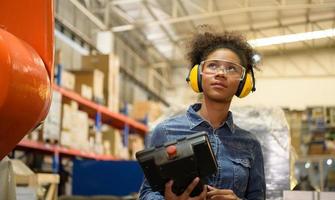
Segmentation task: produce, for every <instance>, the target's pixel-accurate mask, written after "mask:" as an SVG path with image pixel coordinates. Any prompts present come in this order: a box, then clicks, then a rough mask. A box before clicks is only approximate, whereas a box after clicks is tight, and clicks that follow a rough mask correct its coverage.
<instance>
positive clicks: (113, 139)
mask: <svg viewBox="0 0 335 200" xmlns="http://www.w3.org/2000/svg"><path fill="white" fill-rule="evenodd" d="M102 135H103V141H104V143H105V144H108V145H106V146H105V148H107V147H109V148H110V149H105V151H104V153H105V154H107V155H108V154H109V153H110V155H113V156H116V157H118V158H121V159H129V150H128V148H127V147H125V146H124V145H123V143H122V133H121V131H120V130H117V129H112V128H111V127H110V128H109V129H108V130H106V131H104V132H103V133H102Z"/></svg>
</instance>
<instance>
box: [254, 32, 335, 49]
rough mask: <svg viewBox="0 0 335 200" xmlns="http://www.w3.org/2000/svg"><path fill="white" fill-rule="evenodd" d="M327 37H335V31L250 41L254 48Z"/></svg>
mask: <svg viewBox="0 0 335 200" xmlns="http://www.w3.org/2000/svg"><path fill="white" fill-rule="evenodd" d="M326 37H335V29H326V30H321V31H312V32H305V33H296V34H289V35H279V36H274V37H267V38H259V39H254V40H249V41H248V42H249V44H250V45H252V46H253V47H262V46H269V45H276V44H284V43H291V42H299V41H305V40H313V39H320V38H326Z"/></svg>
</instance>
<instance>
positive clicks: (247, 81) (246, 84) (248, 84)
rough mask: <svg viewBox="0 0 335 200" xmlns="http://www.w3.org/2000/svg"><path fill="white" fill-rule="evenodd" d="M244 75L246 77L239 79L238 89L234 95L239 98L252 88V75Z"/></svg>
mask: <svg viewBox="0 0 335 200" xmlns="http://www.w3.org/2000/svg"><path fill="white" fill-rule="evenodd" d="M245 76H246V77H245V78H244V80H242V81H241V83H240V85H239V89H238V90H237V92H236V96H238V97H239V98H243V97H245V96H247V95H248V94H249V93H250V92H251V90H252V88H253V80H252V75H251V74H250V73H246V74H245ZM241 84H242V85H241Z"/></svg>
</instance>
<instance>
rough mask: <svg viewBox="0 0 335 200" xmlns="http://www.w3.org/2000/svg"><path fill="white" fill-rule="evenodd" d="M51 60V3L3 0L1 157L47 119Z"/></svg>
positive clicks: (45, 0) (0, 26)
mask: <svg viewBox="0 0 335 200" xmlns="http://www.w3.org/2000/svg"><path fill="white" fill-rule="evenodd" d="M53 62H54V15H53V1H52V0H34V1H22V0H9V1H1V3H0V160H1V159H2V158H3V157H4V156H6V155H7V154H8V153H9V152H10V151H11V150H12V149H13V148H14V147H15V145H16V144H17V143H18V142H19V141H20V140H21V139H22V138H23V137H24V135H26V134H27V133H29V132H30V131H31V130H32V129H34V128H35V127H36V126H37V125H38V124H39V123H40V122H41V121H43V120H44V118H45V117H46V115H47V113H48V110H49V107H50V102H51V96H52V95H51V92H52V90H51V84H52V79H53Z"/></svg>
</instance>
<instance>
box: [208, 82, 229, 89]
mask: <svg viewBox="0 0 335 200" xmlns="http://www.w3.org/2000/svg"><path fill="white" fill-rule="evenodd" d="M211 86H212V87H216V88H228V85H226V84H224V83H222V82H214V83H212V84H211Z"/></svg>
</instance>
